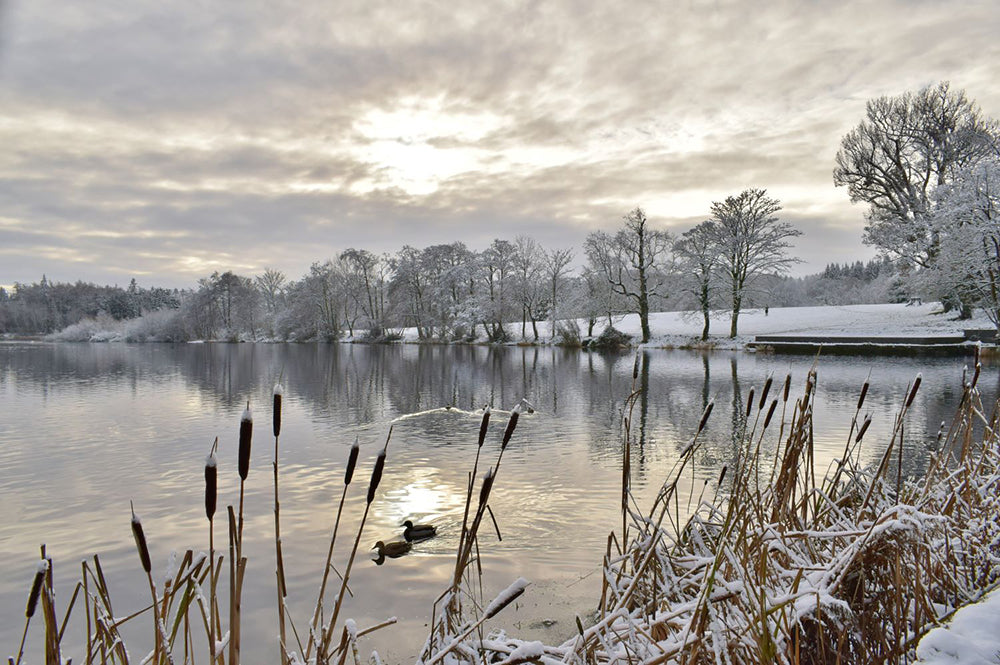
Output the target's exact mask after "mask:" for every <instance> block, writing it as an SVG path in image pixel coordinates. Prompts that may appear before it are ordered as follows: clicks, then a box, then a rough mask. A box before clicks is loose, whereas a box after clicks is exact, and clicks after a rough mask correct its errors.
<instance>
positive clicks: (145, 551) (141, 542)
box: [129, 501, 153, 573]
mask: <svg viewBox="0 0 1000 665" xmlns="http://www.w3.org/2000/svg"><path fill="white" fill-rule="evenodd" d="M129 507H131V508H132V537H133V538H135V546H136V549H138V550H139V559H140V560H141V561H142V569H143V570H145V571H146V572H147V573H148V572H150V571H151V570H152V569H153V565H152V564H151V563H150V560H149V547H147V546H146V534H144V533H143V532H142V522H141V521H140V520H139V516H138V515H136V514H135V508H134V507H132V502H131V501H129Z"/></svg>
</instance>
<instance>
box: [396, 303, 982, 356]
mask: <svg viewBox="0 0 1000 665" xmlns="http://www.w3.org/2000/svg"><path fill="white" fill-rule="evenodd" d="M578 324H579V326H580V331H581V334H583V335H586V332H587V325H586V321H583V320H581V321H578ZM606 325H607V318H603V319H601V320H600V321H599V322H598V324H597V325H596V326H595V327H594V335H599V334H600V333H601V331H602V330H604V328H605V326H606ZM613 325H614V327H615V328H617V329H618V330H621V331H622V332H624V333H628V334H629V335H632V336H633V338H634V339H636V340H638V339H639V338H640V334H641V329H640V326H639V316H638V315H637V314H628V315H625V316H622V317H615V319H614V322H613ZM649 327H650V330H651V332H652V338H651V339H650V342H649V346H653V347H657V346H688V345H691V344H698V343H700V337H701V327H702V319H701V315H700V314H698V313H691V312H657V313H654V314H650V316H649ZM971 328H981V329H988V328H993V324H992V323H990V321H989V319H987V318H986V316H985V315H984V314H983V313H982V312H981V311H979V310H977V311H976V313H975V316H974V317H973V318H972V319H971V320H966V321H958V320H957V319H956V318H955V313H954V312H950V313H948V314H944V313H942V309H941V305H940V304H939V303H926V304H923V305H904V304H894V305H830V306H823V307H772V308H771V309H770V311H769V312H768V313H767V314H765V313H764V310H763V309H749V310H744V311H743V312H741V313H740V319H739V332H740V334H739V336H738V337H736V338H735V339H729V316H728V313H725V312H720V313H719V315H718V316H716V317H713V318H712V327H711V337H710V342H711V343H712V344H713V345H714V346H715V348H723V349H737V348H743V347H744V346H746V344H747V343H748V342H752V341H753V338H754V336H755V335H769V334H782V333H789V334H815V335H850V336H871V337H878V336H883V337H884V336H892V337H906V336H913V337H919V336H927V335H961V334H962V331H963V330H965V329H971ZM507 330H508V332H510V333H511V334H512V338H513V340H514V341H519V340H520V339H521V324H520V322H518V323H516V324H509V325H508V326H507ZM538 332H539V337H540V339H541V340H543V341H544V340H548V339H550V326H549V323H548V322H545V323H539V324H538ZM526 337H527V339H528V340H529V341H530V340H532V339H533V335H532V332H531V324H530V323H529V324H528V326H527V336H526ZM403 339H404V340H406V341H416V340H417V332H416V329H414V328H407V329H406V330H405V331H404V333H403Z"/></svg>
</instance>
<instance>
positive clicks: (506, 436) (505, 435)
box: [500, 404, 521, 450]
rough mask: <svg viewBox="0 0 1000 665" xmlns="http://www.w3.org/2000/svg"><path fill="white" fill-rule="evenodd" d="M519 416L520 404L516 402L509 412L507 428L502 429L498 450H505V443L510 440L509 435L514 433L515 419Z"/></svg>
mask: <svg viewBox="0 0 1000 665" xmlns="http://www.w3.org/2000/svg"><path fill="white" fill-rule="evenodd" d="M520 416H521V405H520V404H518V405H517V406H515V407H514V410H513V411H511V412H510V420H508V421H507V429H505V430H504V431H503V441H502V442H501V443H500V450H505V449H506V448H507V444H508V443H509V442H510V437H511V435H512V434H514V428H515V427H517V419H518V418H519V417H520Z"/></svg>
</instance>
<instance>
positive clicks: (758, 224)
mask: <svg viewBox="0 0 1000 665" xmlns="http://www.w3.org/2000/svg"><path fill="white" fill-rule="evenodd" d="M779 210H781V204H780V203H779V202H778V200H777V199H772V198H770V197H769V196H768V195H767V190H764V189H745V190H743V191H742V192H740V193H739V194H737V195H736V196H729V197H727V198H726V200H725V201H715V202H713V203H712V220H711V222H712V228H713V229H714V230H715V233H716V243H717V244H718V246H719V250H720V251H719V270H720V272H721V274H722V276H723V278H724V280H725V283H726V289H727V290H728V296H729V305H730V312H731V315H730V317H731V318H730V326H729V336H730V337H736V335H737V332H738V325H739V317H740V310H742V309H743V305H744V303H745V302H746V301H747V300H748V298H750V297H752V296H754V295H755V293H756V291H757V289H758V287H759V286H760V285H761V282H762V280H761V278H762V277H764V276H769V275H774V274H782V273H784V272H786V271H787V270H788V268H789V267H790V266H791V265H792V264H794V263H798V262H799V259H797V258H793V257H790V256H788V255H787V254H786V250H787V249H789V248H790V247H791V243H789V242H788V240H789V239H790V238H794V237H795V236H799V235H802V232H801V231H798V230H797V229H795V228H793V227H792V226H791V225H790V224H788V223H786V222H781V221H779V220H778V218H777V217H776V216H775V214H776V213H777V212H778V211H779Z"/></svg>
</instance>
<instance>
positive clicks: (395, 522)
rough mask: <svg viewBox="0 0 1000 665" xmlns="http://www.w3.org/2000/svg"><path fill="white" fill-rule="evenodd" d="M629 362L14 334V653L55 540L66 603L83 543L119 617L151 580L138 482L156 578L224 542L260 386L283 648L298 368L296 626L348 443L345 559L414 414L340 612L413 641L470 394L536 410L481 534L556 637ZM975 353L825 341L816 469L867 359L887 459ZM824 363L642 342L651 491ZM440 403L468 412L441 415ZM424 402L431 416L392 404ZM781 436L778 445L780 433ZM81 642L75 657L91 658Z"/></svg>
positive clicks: (251, 655)
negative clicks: (409, 529) (209, 500)
mask: <svg viewBox="0 0 1000 665" xmlns="http://www.w3.org/2000/svg"><path fill="white" fill-rule="evenodd" d="M633 359H634V356H633V355H630V354H629V355H599V354H596V353H587V352H579V351H575V350H563V349H558V348H499V349H494V348H487V347H443V346H442V347H437V346H409V345H407V346H376V347H369V346H360V345H252V344H239V345H229V344H187V345H158V344H148V345H121V344H107V345H73V344H61V345H49V344H0V557H2V561H3V565H2V567H0V644H2V645H3V646H4V649H3V651H4V653H2V654H0V655H2V656H4V657H6V655H8V654H16V651H17V642H18V640H19V639H20V634H21V630H22V627H23V616H24V602H25V600H26V598H27V594H28V589H29V587H30V583H31V578H32V576H33V572H34V568H35V560H36V558H37V552H38V546H39V545H40V544H41V543H45V544H46V546H47V548H48V552H49V553H50V555H51V556H52V557H53V558H54V562H55V563H54V570H55V579H56V589H57V593H58V596H59V598H58V602H59V607H60V608H61V609H60V611H62V608H64V607H65V604H66V602H67V601H68V598H69V595H70V594H71V592H72V586H73V584H74V582H75V580H76V579H78V578H79V571H80V561H81V560H83V559H84V558H85V557H88V556H90V555H92V554H94V553H98V554H100V556H101V558H102V563H103V565H104V569H105V572H106V574H107V575H108V576H109V578H110V586H111V592H112V598H113V600H114V601H115V611H116V614H117V615H119V616H123V615H125V614H128V613H130V612H131V611H134V610H136V609H139V608H141V607H143V603H144V602H145V601H146V600H147V599H148V587H147V586H146V582H145V578H144V575H143V573H142V569H141V567H140V564H139V560H138V556H137V555H136V552H135V545H134V543H133V540H132V535H131V532H130V529H129V519H130V513H129V501H130V500H132V501H133V502H134V503H135V507H136V511H137V513H138V514H139V515H140V516H141V517H142V520H143V526H144V528H145V532H146V535H147V538H148V539H149V543H150V548H151V551H152V555H153V561H154V564H153V565H154V575H155V577H156V579H157V580H159V579H160V577H161V576H162V572H161V571H163V570H165V568H166V562H167V560H168V557H169V555H170V552H171V551H172V550H178V551H183V550H185V549H189V548H190V549H193V550H195V551H207V549H208V526H207V521H206V519H205V515H204V504H203V463H204V459H205V456H206V454H207V453H208V451H209V449H210V447H211V444H212V441H213V439H214V438H215V437H216V436H218V437H219V446H220V451H219V460H220V461H219V477H220V497H219V505H220V511H219V516H220V517H219V518H217V522H218V523H217V525H216V542H217V544H218V543H223V542H224V539H225V526H224V523H223V520H222V518H221V516H224V514H225V508H224V507H225V506H226V505H227V504H235V503H236V502H237V501H238V498H237V497H238V487H239V482H238V480H239V479H238V476H237V473H236V449H237V445H236V443H237V434H238V427H239V418H240V414H241V412H242V410H243V408H244V406H245V405H246V402H247V401H248V400H249V402H250V404H251V407H252V408H253V409H254V415H255V437H254V455H253V459H252V463H251V470H250V475H249V479H248V484H247V495H246V514H247V523H246V527H245V540H246V545H245V552H246V554H247V556H248V557H249V564H248V581H247V583H246V588H245V591H244V601H243V608H244V612H245V615H244V628H243V632H244V645H243V654H244V661H245V662H247V663H267V662H276V661H277V649H276V646H275V645H276V637H275V636H276V634H277V627H276V626H277V622H276V618H275V617H276V610H275V601H274V596H275V589H274V586H275V585H274V541H273V514H272V500H273V494H272V493H273V487H272V471H271V460H272V457H273V446H274V441H273V437H272V436H271V434H270V430H271V407H270V404H271V389H272V386H273V385H274V384H275V382H276V381H277V380H278V379H279V377H281V381H282V383H283V384H284V386H285V408H284V418H283V421H284V425H283V429H282V436H281V441H280V443H281V449H280V467H281V499H282V531H283V540H284V559H285V565H286V569H287V583H288V587H289V601H288V602H289V605H290V608H291V612H292V616H293V619H295V621H296V624H297V626H298V627H299V629H300V630H302V629H303V627H304V626H305V624H306V623H307V620H308V617H309V616H310V615H311V608H312V606H313V604H314V603H315V596H316V593H317V590H318V589H317V587H318V582H319V579H320V577H321V574H322V568H323V561H324V559H325V556H326V550H327V546H328V542H329V533H330V530H331V528H332V525H333V520H334V517H335V513H336V508H337V502H338V500H339V498H340V493H341V490H342V488H343V470H344V464H345V461H346V459H347V456H348V452H349V448H350V446H351V444H352V443H353V442H354V439H355V437H358V439H359V440H360V442H361V444H362V448H361V458H360V460H359V468H358V472H357V474H356V476H355V484H354V485H352V488H351V491H350V492H349V495H348V500H347V505H346V507H345V515H346V517H345V521H344V524H342V526H341V532H340V533H341V535H340V537H339V539H338V548H337V552H336V554H335V557H334V560H335V565H336V566H337V567H338V569H340V570H343V567H344V565H345V563H346V558H347V554H348V552H349V543H350V542H351V540H352V536H353V534H354V533H355V532H356V528H357V523H358V520H359V519H360V515H361V513H362V512H363V508H364V494H365V490H366V487H367V483H368V477H369V474H370V469H371V465H372V462H373V460H374V456H375V454H376V453H377V451H378V450H379V449H380V448H381V447H382V445H383V443H384V441H385V437H386V434H387V432H388V430H389V427H390V424H392V423H393V422H394V421H396V424H395V426H394V431H393V436H392V441H391V443H390V444H389V450H388V461H387V464H386V468H385V475H384V477H383V481H382V485H381V487H380V489H379V493H378V496H377V498H376V499H375V501H374V503H373V504H372V508H371V514H370V517H369V520H368V524H367V526H366V527H365V531H364V535H363V537H362V549H363V550H364V554H363V556H359V559H358V561H357V562H356V564H355V567H354V571H353V572H352V575H351V584H350V587H351V589H352V591H353V592H354V597H353V598H350V599H348V601H347V602H346V604H345V609H344V614H343V616H347V617H352V618H354V619H356V620H357V623H358V625H359V627H360V628H365V627H367V626H370V625H373V624H375V623H378V622H380V621H382V620H384V619H386V618H388V617H391V616H395V617H397V618H398V619H399V622H398V624H397V625H395V626H393V627H390V628H386V629H383V630H381V631H378V632H376V633H374V634H373V635H372V636H371V637H370V638H364V640H363V641H364V644H363V646H364V648H365V649H366V650H365V651H364V652H363V655H364V656H367V654H368V652H370V651H371V649H375V648H377V649H378V650H379V652H380V654H382V655H383V656H384V657H386V658H387V659H388V660H389V661H393V662H396V661H407V660H410V659H412V658H413V657H414V655H415V654H416V653H417V651H418V650H419V648H420V646H421V645H422V643H423V639H424V637H425V636H426V631H427V624H428V622H429V619H430V609H431V605H432V603H433V601H434V599H435V598H437V597H438V595H439V594H440V593H441V592H442V591H443V590H444V589H445V587H446V584H447V580H448V578H449V575H450V572H451V570H452V566H453V562H454V552H455V548H456V546H457V539H458V533H459V530H460V523H461V518H462V508H463V505H464V496H465V486H466V479H467V474H468V473H469V472H470V471H471V469H472V464H473V460H474V458H475V454H476V436H477V433H478V428H479V422H480V416H478V415H475V414H474V413H472V412H473V411H474V410H476V409H478V408H481V407H482V406H483V405H484V404H490V405H492V407H493V408H494V409H509V408H511V407H512V406H513V405H515V404H516V403H518V401H519V400H521V399H522V398H524V399H526V400H528V402H530V403H531V404H532V405H533V406H534V409H535V411H534V413H532V414H525V415H523V416H522V417H521V419H520V423H519V425H518V428H517V431H516V432H515V434H514V437H513V439H512V441H511V443H510V446H509V448H508V449H507V451H506V453H505V456H504V461H503V465H502V467H501V471H500V474H499V477H498V479H497V482H496V485H495V486H494V490H493V494H492V497H491V507H492V509H493V511H494V513H495V515H496V517H497V520H498V523H499V527H500V532H501V535H502V536H503V540H502V541H498V540H497V535H496V533H495V532H494V531H493V530H492V527H490V528H488V529H484V530H483V532H482V535H481V539H480V540H481V546H482V548H481V551H482V560H483V566H484V587H485V592H486V595H487V596H492V594H494V593H495V592H497V591H499V590H501V589H502V588H504V587H506V586H507V585H508V584H509V583H510V582H512V581H513V580H514V579H516V578H517V577H518V576H523V577H525V578H527V579H529V580H531V581H532V585H531V586H530V587H529V588H528V590H527V592H526V593H525V594H524V596H522V598H521V599H520V600H519V602H518V603H517V606H516V607H514V606H512V607H510V608H508V609H507V610H505V611H504V612H503V613H501V614H500V616H499V617H497V618H496V619H495V620H494V622H493V625H497V626H500V625H502V626H505V627H507V629H508V631H509V632H514V633H516V634H518V635H521V636H525V637H529V636H530V637H532V638H535V639H542V640H545V641H549V642H561V641H562V640H563V639H565V638H566V637H568V636H571V635H572V634H573V632H574V630H575V628H574V619H573V617H574V616H575V615H577V614H580V615H585V614H586V613H587V612H590V611H592V610H593V609H594V608H595V607H596V604H597V599H598V594H599V589H600V575H599V570H600V563H601V556H602V553H603V551H604V547H605V543H606V539H607V536H608V533H609V532H610V531H611V530H612V529H615V527H616V525H620V516H619V512H618V504H619V498H618V497H619V491H620V482H621V465H622V460H621V450H622V444H621V415H622V414H621V411H622V405H623V402H624V400H625V398H626V397H627V396H628V394H629V392H630V389H631V386H632V381H633V379H632V370H633ZM967 362H970V360H969V359H939V358H933V359H932V358H921V359H912V358H882V359H873V358H845V357H830V358H825V359H820V360H819V361H818V363H817V371H818V376H819V382H818V399H817V408H816V412H815V422H816V429H815V435H816V449H817V458H818V460H820V463H821V465H824V466H825V464H827V463H829V461H830V460H832V459H834V458H835V457H837V456H839V455H840V454H841V451H842V449H843V445H844V441H845V438H846V437H847V431H848V428H849V426H850V421H851V417H852V416H853V414H854V409H855V406H856V403H857V398H858V393H859V390H860V388H861V385H862V384H863V383H864V381H865V378H866V377H867V376H868V374H869V372H870V373H871V390H870V392H869V396H868V399H867V402H866V407H865V408H866V410H869V409H870V410H871V411H872V412H873V424H872V427H871V430H870V431H869V434H868V435H867V437H866V441H867V442H869V443H870V444H871V445H870V446H869V447H868V448H867V449H866V452H865V453H864V454H865V456H866V458H867V459H869V460H872V459H875V458H877V456H878V455H879V453H880V451H881V446H882V445H884V443H885V441H886V440H887V438H888V435H889V432H890V431H891V428H892V423H893V418H894V417H895V413H896V411H897V410H898V408H899V406H900V404H901V401H902V399H903V397H904V394H905V391H906V388H907V385H908V383H909V382H910V381H911V380H912V379H913V378H914V377H915V376H916V374H917V373H918V372H921V373H922V375H923V384H922V387H921V390H920V394H919V396H918V397H917V399H916V401H915V403H914V406H913V408H912V410H911V412H910V415H909V420H908V424H907V430H906V431H907V434H906V436H907V446H908V448H907V450H908V458H907V461H906V465H907V467H908V468H909V469H910V470H916V469H919V468H920V466H921V465H922V464H923V463H924V461H925V460H926V457H927V454H928V450H929V447H930V446H932V442H933V441H934V439H935V435H936V433H937V431H938V427H939V425H940V423H941V421H942V420H950V417H951V414H952V412H953V411H954V409H955V407H956V406H957V403H958V398H959V396H960V394H961V390H960V381H961V376H962V366H963V364H964V363H967ZM812 363H813V359H812V358H811V357H803V356H775V355H762V354H749V353H712V354H699V353H694V352H686V351H647V352H646V353H645V354H644V355H643V362H642V363H641V370H640V374H639V379H638V381H637V384H638V385H639V386H640V387H642V388H643V389H644V392H643V394H642V397H641V398H640V399H639V401H638V403H637V405H636V410H635V416H634V417H635V426H634V430H635V434H636V441H635V443H634V444H633V461H632V469H633V481H632V482H633V490H634V494H635V496H636V500H637V502H638V504H639V505H640V506H643V507H646V506H648V505H649V504H650V502H651V500H652V497H653V496H654V495H655V493H656V491H657V490H658V489H659V488H660V486H661V484H662V483H663V481H664V480H665V479H666V477H667V473H668V471H669V470H670V468H671V466H672V465H673V463H674V462H675V461H676V460H677V458H678V455H679V453H680V451H681V450H682V449H683V448H684V446H685V445H686V444H687V442H688V441H689V440H690V437H691V435H692V434H693V433H694V431H695V429H696V427H697V425H698V421H699V419H700V416H701V413H702V409H703V407H704V405H705V404H706V403H707V401H708V400H714V401H715V410H714V413H713V415H712V418H711V419H710V421H709V424H708V427H707V429H706V432H705V434H704V435H703V440H704V445H703V447H702V448H700V450H699V453H698V455H697V456H696V462H697V464H696V466H695V472H694V476H695V480H694V484H695V486H696V487H698V488H700V487H701V485H702V483H703V481H704V480H708V481H709V488H710V491H711V490H712V489H714V485H715V481H716V479H717V477H718V474H719V471H720V469H721V468H722V466H723V465H725V464H731V463H732V461H733V459H734V453H735V449H734V445H733V436H732V429H733V422H734V420H738V415H737V414H738V412H739V411H742V409H743V408H744V404H745V402H746V398H747V393H748V391H749V389H750V388H751V387H752V386H755V387H756V390H757V393H758V395H759V392H760V388H761V385H762V384H763V382H764V380H765V378H766V377H767V375H768V373H769V372H773V373H774V376H775V383H776V384H777V386H776V390H777V388H778V387H779V386H780V384H781V382H782V381H783V379H784V376H785V374H786V373H787V372H791V374H792V386H793V391H792V394H793V397H794V396H795V395H800V394H801V392H802V388H803V386H804V383H805V380H806V374H807V372H808V370H809V368H810V366H811V365H812ZM997 381H998V377H997V371H996V367H988V368H986V369H985V370H984V373H983V378H982V379H981V381H980V386H981V388H982V389H983V391H984V394H985V395H986V396H987V397H989V398H990V399H992V398H993V396H994V395H995V394H996V390H997ZM445 406H454V407H455V408H453V409H451V410H440V407H445ZM423 412H427V413H423ZM407 414H418V415H415V416H413V417H408V418H402V419H401V420H397V419H400V418H401V417H402V416H405V415H407ZM506 417H507V414H506V413H503V414H500V413H496V414H495V415H494V418H493V421H492V424H491V428H490V432H489V436H488V439H487V443H486V445H485V446H484V460H486V462H485V463H484V465H483V467H482V468H485V465H488V464H491V463H492V460H494V459H495V455H496V453H497V451H498V450H499V444H500V438H501V435H502V432H503V427H504V425H505V423H506ZM772 429H774V426H772ZM766 440H768V441H771V442H772V443H773V435H772V439H766ZM820 471H822V468H821V469H820ZM406 519H413V520H414V521H417V520H419V521H431V522H433V523H435V524H437V525H438V526H439V531H440V534H439V536H438V537H436V538H434V539H432V540H429V541H426V542H423V543H419V544H417V545H416V546H415V547H414V549H413V551H412V553H410V554H409V555H407V556H405V557H403V558H400V559H390V560H387V562H386V563H385V565H383V566H376V565H375V564H374V563H373V562H372V561H371V560H370V559H368V558H367V552H368V548H370V547H371V545H372V544H374V542H375V541H376V540H380V539H381V540H388V539H389V538H392V537H393V536H398V534H399V533H400V532H401V529H400V527H399V525H400V524H401V523H402V522H403V521H404V520H406ZM618 529H619V530H620V526H619V527H618ZM225 579H226V578H225V576H224V577H223V580H225ZM75 617H76V618H75V622H76V623H75V626H76V627H71V628H70V629H69V630H68V637H67V640H68V641H70V642H72V641H73V640H74V639H81V638H80V637H79V636H80V635H81V631H82V627H80V626H81V625H82V622H83V614H82V613H81V612H79V610H78V611H77V612H75ZM139 621H140V622H141V623H140V624H137V625H136V627H135V628H133V629H132V630H131V631H130V632H127V633H126V634H127V635H128V636H130V637H131V638H132V639H134V640H135V641H134V642H132V646H131V652H132V655H133V657H135V656H136V655H139V656H140V657H141V656H142V655H144V654H145V653H146V649H148V648H149V647H150V646H151V644H150V642H151V631H150V629H149V628H148V626H149V625H150V622H149V621H148V620H145V619H140V620H139ZM41 623H42V622H41V621H40V615H36V617H35V620H34V622H33V626H32V631H31V633H30V635H29V654H34V657H33V658H32V660H34V661H37V660H39V658H40V656H39V654H40V649H41V646H40V645H41V638H40V635H41ZM198 646H199V648H204V645H203V644H202V645H198ZM81 651H82V650H81V649H79V648H76V649H73V650H72V652H71V653H65V654H64V656H69V655H72V656H74V661H80V662H82V656H81V655H80V652H81ZM200 660H202V661H204V658H201V659H200Z"/></svg>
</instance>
